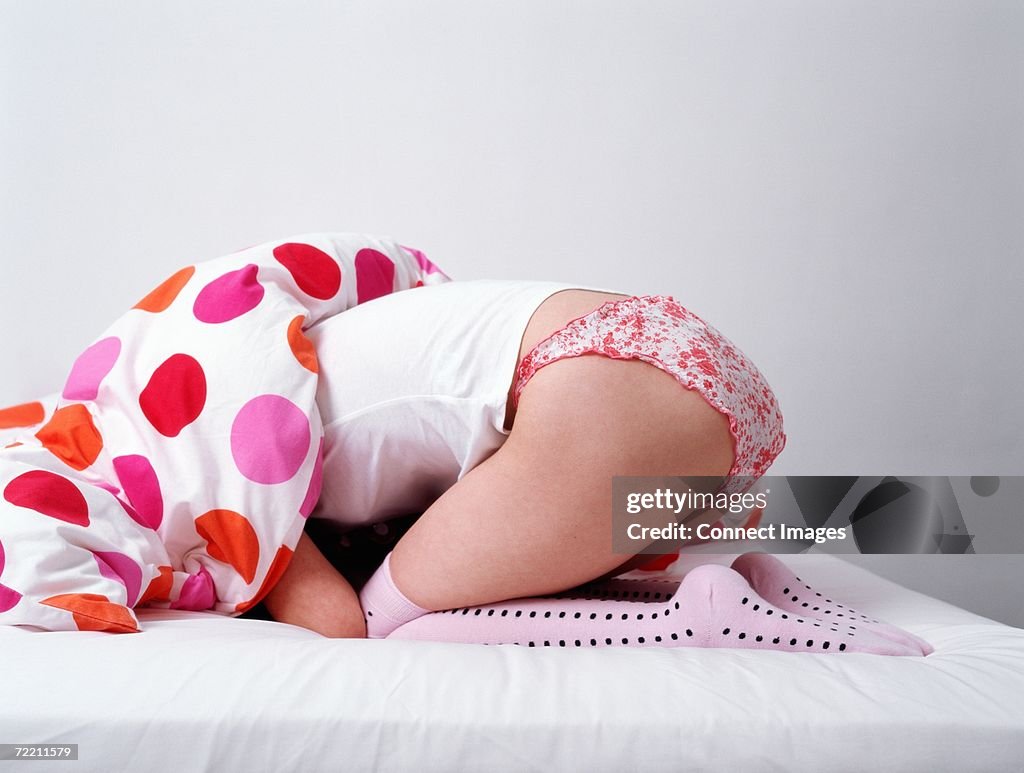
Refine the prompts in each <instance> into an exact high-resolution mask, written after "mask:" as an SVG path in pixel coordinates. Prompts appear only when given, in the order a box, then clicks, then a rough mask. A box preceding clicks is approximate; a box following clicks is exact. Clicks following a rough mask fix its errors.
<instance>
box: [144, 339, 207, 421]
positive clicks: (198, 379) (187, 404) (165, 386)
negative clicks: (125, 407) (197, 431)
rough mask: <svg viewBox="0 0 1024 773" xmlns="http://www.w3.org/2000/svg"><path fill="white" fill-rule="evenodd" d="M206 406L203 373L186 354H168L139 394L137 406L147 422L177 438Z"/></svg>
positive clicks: (204, 375)
mask: <svg viewBox="0 0 1024 773" xmlns="http://www.w3.org/2000/svg"><path fill="white" fill-rule="evenodd" d="M204 405H206V374H205V373H203V368H202V366H201V365H200V364H199V363H198V362H197V361H196V360H195V359H194V358H193V357H189V356H188V355H187V354H175V355H172V356H170V357H168V358H167V359H166V360H165V361H164V362H163V363H162V364H161V365H160V367H158V368H157V369H156V370H155V371H154V372H153V375H152V376H151V377H150V379H149V383H148V384H146V388H145V389H143V390H142V394H141V395H139V406H140V407H141V408H142V412H143V413H144V414H145V416H146V418H147V419H149V423H150V424H152V425H153V428H154V429H156V431H157V432H159V433H160V434H161V435H164V436H165V437H177V436H178V433H179V432H181V431H182V430H183V429H184V428H185V427H187V426H188V425H189V424H191V423H192V422H194V421H195V420H196V419H198V418H199V414H200V413H202V412H203V406H204Z"/></svg>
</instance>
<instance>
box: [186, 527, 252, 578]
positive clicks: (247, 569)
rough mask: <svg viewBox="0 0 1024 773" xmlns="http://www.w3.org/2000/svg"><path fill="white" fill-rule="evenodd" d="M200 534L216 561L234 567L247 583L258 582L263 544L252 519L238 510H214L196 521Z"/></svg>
mask: <svg viewBox="0 0 1024 773" xmlns="http://www.w3.org/2000/svg"><path fill="white" fill-rule="evenodd" d="M196 531H197V532H199V536H200V537H202V538H203V539H204V540H206V541H207V542H208V543H209V544H208V546H207V552H208V553H209V554H210V555H211V556H212V557H213V558H216V559H217V560H218V561H223V562H224V563H225V564H230V565H231V566H232V567H234V570H235V571H236V572H238V573H239V574H240V575H242V579H244V580H245V581H246V582H247V583H248V582H252V581H253V580H254V579H255V577H256V567H257V566H259V563H260V541H259V538H258V537H257V536H256V530H255V529H254V528H253V527H252V524H251V523H249V519H247V518H246V517H245V516H244V515H241V514H239V513H236V512H235V511H234V510H210V512H208V513H204V514H203V515H201V516H199V517H198V518H196Z"/></svg>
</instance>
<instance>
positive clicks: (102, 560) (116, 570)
mask: <svg viewBox="0 0 1024 773" xmlns="http://www.w3.org/2000/svg"><path fill="white" fill-rule="evenodd" d="M92 555H93V557H94V558H95V559H96V566H97V567H98V568H99V570H100V574H102V575H103V576H104V577H106V578H108V579H111V580H115V581H117V582H120V583H122V584H123V585H124V587H125V590H126V591H127V593H128V606H133V605H134V604H135V601H136V599H138V597H139V591H141V590H142V570H141V569H140V568H139V565H138V564H136V563H135V562H134V561H132V560H131V559H130V558H128V556H126V555H125V554H124V553H111V552H105V551H97V550H94V551H92Z"/></svg>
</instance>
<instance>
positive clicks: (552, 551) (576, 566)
mask: <svg viewBox="0 0 1024 773" xmlns="http://www.w3.org/2000/svg"><path fill="white" fill-rule="evenodd" d="M560 296H561V297H560ZM617 297H622V296H615V295H611V294H607V293H595V292H589V291H566V292H563V293H558V294H557V295H555V296H552V298H550V299H549V301H548V302H546V303H545V304H544V306H542V307H541V308H540V309H538V312H537V313H536V314H535V315H534V319H532V320H531V322H530V325H529V326H528V329H527V332H526V335H525V336H524V338H523V342H522V353H525V352H527V351H529V349H530V348H532V346H533V345H534V344H535V343H537V342H538V341H540V340H542V339H543V338H546V337H547V336H548V335H550V333H552V332H554V331H555V330H557V329H559V328H561V327H562V326H564V324H565V323H566V322H568V321H569V320H570V319H573V318H575V317H579V316H582V315H583V314H586V313H587V312H589V311H591V310H592V309H594V308H596V307H597V306H599V305H601V304H602V303H604V302H605V301H606V300H613V299H615V298H617ZM513 418H514V421H513V422H512V428H511V432H510V434H509V437H508V439H507V440H506V442H505V444H504V445H503V446H502V447H501V448H500V449H499V450H498V451H497V452H496V453H495V454H494V455H492V456H491V457H490V458H488V459H487V460H486V461H485V462H483V463H482V464H480V465H478V466H477V467H476V468H474V469H473V470H471V471H470V472H469V473H468V474H467V475H466V476H464V477H463V478H462V480H460V481H459V482H458V483H456V484H455V485H454V486H453V487H451V488H450V489H449V490H448V491H446V492H445V493H444V494H443V495H442V496H441V497H440V498H439V499H438V500H437V501H436V502H435V503H434V504H433V505H432V506H431V507H430V508H429V509H428V510H427V512H426V513H424V515H423V516H422V517H421V518H420V519H419V520H418V521H417V522H416V523H415V524H414V525H413V526H412V528H410V529H409V531H408V532H407V533H406V534H405V535H404V537H403V538H402V540H401V541H399V543H398V544H397V545H396V547H395V550H394V553H393V554H392V558H391V569H392V573H393V576H394V578H395V582H396V584H397V585H398V586H399V588H400V589H401V590H402V591H403V592H405V593H406V594H407V595H408V596H409V598H410V599H411V600H412V601H414V602H415V603H417V604H419V605H421V606H423V607H425V608H428V609H447V608H452V607H461V606H468V605H474V604H484V603H490V602H494V601H499V600H504V599H508V598H514V597H519V596H534V595H543V594H548V593H555V592H558V591H561V590H565V589H567V588H571V587H574V586H576V585H579V584H581V583H584V582H587V581H590V580H592V579H594V578H596V577H599V576H602V575H605V574H607V573H608V572H610V571H613V570H615V569H616V568H617V567H620V566H621V565H622V564H623V562H624V561H626V560H628V558H629V556H626V555H621V554H616V553H614V551H613V549H612V544H611V542H612V541H611V508H610V485H611V477H612V476H613V475H678V474H689V475H725V474H726V473H727V472H728V470H729V468H730V467H731V465H732V439H731V436H730V434H729V425H728V421H727V420H726V419H725V417H724V416H722V415H721V414H720V413H718V411H716V410H715V409H714V408H712V407H711V406H710V405H708V404H707V402H706V401H705V400H704V398H703V397H702V396H700V395H699V394H697V393H696V392H692V391H689V390H686V389H684V388H683V387H682V386H681V385H680V384H679V383H678V382H677V381H676V380H675V378H674V377H672V376H671V375H669V374H668V373H665V372H664V371H662V370H660V369H658V368H656V367H654V366H652V365H649V364H647V363H644V362H641V361H639V360H613V359H610V358H606V357H603V356H599V355H583V356H579V357H572V358H567V359H564V360H559V361H557V362H554V363H551V364H549V365H547V366H546V367H544V368H541V369H540V370H538V371H537V372H536V373H535V374H534V376H533V377H532V378H531V379H530V381H529V383H527V384H526V385H525V387H524V389H523V391H522V393H521V395H520V403H519V408H518V412H517V413H515V414H513Z"/></svg>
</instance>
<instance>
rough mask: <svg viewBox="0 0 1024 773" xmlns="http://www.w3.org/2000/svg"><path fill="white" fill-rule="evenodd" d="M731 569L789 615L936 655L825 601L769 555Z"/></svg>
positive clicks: (920, 642)
mask: <svg viewBox="0 0 1024 773" xmlns="http://www.w3.org/2000/svg"><path fill="white" fill-rule="evenodd" d="M732 568H733V569H734V570H735V571H737V572H738V573H739V574H741V575H742V576H743V577H744V578H745V579H746V581H747V582H748V583H750V586H751V587H752V588H753V589H754V590H756V591H757V592H758V593H759V594H760V595H761V596H762V597H764V598H765V599H766V600H767V601H768V602H770V603H772V604H774V605H775V606H777V607H780V608H781V609H784V610H786V611H787V612H790V613H795V614H798V615H804V616H810V617H813V618H815V619H817V620H818V621H820V622H827V623H829V624H830V625H831V627H833V628H836V629H837V630H840V631H846V632H850V631H854V632H856V631H863V630H865V629H869V630H871V631H872V632H874V633H875V634H877V635H879V636H883V637H885V638H887V639H891V640H893V641H896V642H902V643H906V644H908V645H910V646H915V647H918V648H919V649H920V650H921V651H922V653H923V654H924V655H930V654H931V653H932V652H934V648H933V647H932V646H931V645H930V644H929V643H928V642H926V641H925V640H924V639H922V638H920V637H919V636H915V635H914V634H912V633H910V632H909V631H904V630H903V629H902V628H897V627H896V626H894V625H890V624H889V623H885V622H882V621H881V620H877V619H875V618H873V617H870V616H868V615H865V614H863V613H861V612H858V611H857V610H856V609H852V608H851V607H849V606H845V605H843V604H840V603H838V602H836V601H834V600H833V599H831V598H826V597H825V596H824V594H822V593H819V592H818V591H816V590H814V589H813V588H812V587H811V586H810V585H808V584H807V583H806V582H804V581H803V580H802V579H800V578H799V577H797V576H796V574H794V573H793V571H792V570H791V569H790V568H789V567H788V566H786V565H785V564H784V563H783V562H782V561H780V560H779V559H777V558H776V557H775V556H772V555H769V554H768V553H744V554H743V555H741V556H739V557H738V558H736V560H734V561H733V562H732Z"/></svg>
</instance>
